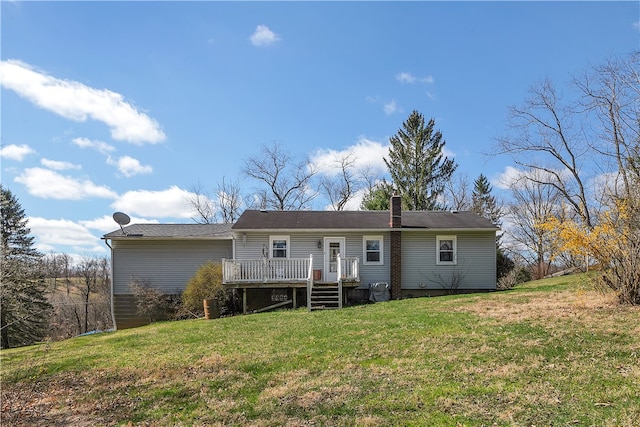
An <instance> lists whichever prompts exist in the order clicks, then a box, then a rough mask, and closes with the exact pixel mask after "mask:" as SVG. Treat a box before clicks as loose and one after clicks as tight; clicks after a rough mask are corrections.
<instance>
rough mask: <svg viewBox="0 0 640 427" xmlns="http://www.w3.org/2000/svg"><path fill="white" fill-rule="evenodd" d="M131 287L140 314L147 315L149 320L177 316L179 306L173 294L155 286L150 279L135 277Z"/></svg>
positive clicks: (130, 284)
mask: <svg viewBox="0 0 640 427" xmlns="http://www.w3.org/2000/svg"><path fill="white" fill-rule="evenodd" d="M129 288H130V289H131V292H133V296H134V298H135V300H136V307H137V309H138V314H141V315H143V316H146V317H147V318H148V319H149V322H155V321H158V320H166V319H171V318H173V317H175V312H176V311H177V307H176V303H175V301H172V297H171V295H166V294H165V293H164V292H162V291H161V290H159V289H156V288H154V287H153V286H152V285H151V282H150V281H149V280H148V279H134V280H133V281H132V282H131V283H129Z"/></svg>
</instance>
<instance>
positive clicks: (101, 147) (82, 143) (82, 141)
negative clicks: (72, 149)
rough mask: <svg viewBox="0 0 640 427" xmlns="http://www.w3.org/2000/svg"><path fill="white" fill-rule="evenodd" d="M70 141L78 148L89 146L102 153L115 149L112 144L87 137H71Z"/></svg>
mask: <svg viewBox="0 0 640 427" xmlns="http://www.w3.org/2000/svg"><path fill="white" fill-rule="evenodd" d="M71 142H72V143H73V144H74V145H76V146H78V147H80V148H91V149H93V150H96V151H98V152H100V153H102V154H109V153H111V152H112V151H115V149H116V148H115V147H114V146H113V145H109V144H107V143H106V142H102V141H97V140H91V139H89V138H73V140H71Z"/></svg>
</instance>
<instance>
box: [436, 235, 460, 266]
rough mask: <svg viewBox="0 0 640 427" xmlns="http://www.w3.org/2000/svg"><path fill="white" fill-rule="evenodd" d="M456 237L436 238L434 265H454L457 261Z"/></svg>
mask: <svg viewBox="0 0 640 427" xmlns="http://www.w3.org/2000/svg"><path fill="white" fill-rule="evenodd" d="M456 240H457V239H456V236H437V237H436V264H437V265H455V264H456V261H457V254H456V252H457V249H458V248H457V241H456Z"/></svg>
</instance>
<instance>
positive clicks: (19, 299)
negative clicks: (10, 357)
mask: <svg viewBox="0 0 640 427" xmlns="http://www.w3.org/2000/svg"><path fill="white" fill-rule="evenodd" d="M0 193H1V194H0V208H1V209H0V211H1V215H0V217H1V218H0V220H1V223H2V232H1V233H2V234H1V241H0V250H1V255H0V256H1V259H0V262H1V265H0V273H1V276H2V285H1V287H0V318H1V322H0V331H1V345H2V348H9V347H18V346H22V345H28V344H33V343H34V342H37V341H39V340H41V339H42V338H44V336H45V334H46V332H47V327H48V318H49V314H50V311H51V305H50V304H49V302H48V301H47V294H46V282H45V278H44V274H43V268H42V265H41V259H42V254H41V253H40V252H38V251H37V250H36V249H35V248H34V247H33V237H32V236H30V235H29V234H30V233H31V230H30V229H29V228H28V227H27V219H26V218H25V214H24V209H22V207H21V206H20V203H19V202H18V200H17V199H16V198H15V196H14V195H13V194H12V193H11V191H9V190H8V189H5V188H4V187H2V186H0Z"/></svg>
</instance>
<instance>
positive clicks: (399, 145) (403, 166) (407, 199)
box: [384, 110, 457, 210]
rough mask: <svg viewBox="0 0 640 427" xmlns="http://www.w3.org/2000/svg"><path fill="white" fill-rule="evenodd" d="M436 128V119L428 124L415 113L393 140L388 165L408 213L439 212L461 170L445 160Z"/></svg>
mask: <svg viewBox="0 0 640 427" xmlns="http://www.w3.org/2000/svg"><path fill="white" fill-rule="evenodd" d="M434 126H435V121H434V120H433V119H430V120H429V122H428V123H426V124H425V121H424V116H423V115H422V114H420V113H419V112H417V111H415V110H414V111H413V112H412V113H411V114H410V115H409V117H408V118H407V120H406V121H405V122H404V123H403V124H402V128H401V129H399V130H398V133H397V134H396V135H394V136H392V137H391V138H390V139H389V142H390V143H391V148H390V149H389V158H388V159H386V158H385V159H384V162H385V164H386V165H387V168H388V169H389V173H390V174H391V178H392V180H393V185H394V186H395V188H397V190H398V191H399V193H400V195H401V196H402V206H403V208H404V209H407V210H433V209H437V208H438V196H440V195H441V194H442V193H443V192H444V186H445V184H446V183H447V181H449V179H450V178H451V175H452V174H453V172H454V171H455V169H456V167H457V165H456V163H455V162H454V161H453V160H451V159H448V158H447V157H445V156H444V153H443V148H444V145H445V141H444V139H443V138H442V133H441V132H440V131H434Z"/></svg>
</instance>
